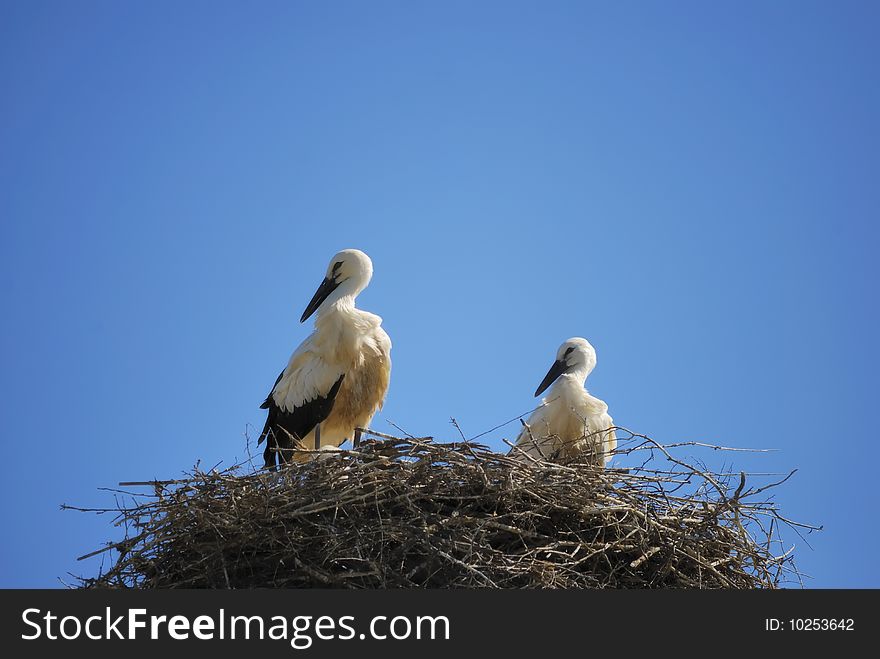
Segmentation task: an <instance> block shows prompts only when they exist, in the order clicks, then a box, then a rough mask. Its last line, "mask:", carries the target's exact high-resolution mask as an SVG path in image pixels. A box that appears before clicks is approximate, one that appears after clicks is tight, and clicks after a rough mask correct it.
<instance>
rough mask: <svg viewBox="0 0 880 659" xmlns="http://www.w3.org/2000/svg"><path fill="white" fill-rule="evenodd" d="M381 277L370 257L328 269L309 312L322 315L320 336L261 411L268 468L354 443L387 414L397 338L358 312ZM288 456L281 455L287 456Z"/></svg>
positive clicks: (307, 344)
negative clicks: (359, 301)
mask: <svg viewBox="0 0 880 659" xmlns="http://www.w3.org/2000/svg"><path fill="white" fill-rule="evenodd" d="M372 276H373V263H372V261H370V258H369V257H368V256H367V255H366V254H364V253H363V252H361V251H360V250H356V249H344V250H342V251H341V252H339V253H338V254H336V255H335V256H334V257H333V258H332V259H331V260H330V265H329V266H328V267H327V274H326V276H325V277H324V281H323V282H321V285H320V286H319V287H318V290H317V292H316V293H315V295H314V297H312V300H311V302H309V304H308V306H307V307H306V310H305V311H304V312H303V315H302V318H301V319H300V322H305V321H306V320H307V319H308V318H309V317H310V316H311V315H312V314H313V313H315V312H316V311H317V315H316V317H315V331H314V332H312V334H311V335H310V336H309V337H308V338H307V339H306V340H305V341H303V342H302V343H301V344H300V346H299V347H298V348H297V349H296V350H295V351H294V353H293V354H292V355H291V356H290V360H289V361H288V363H287V366H286V367H285V369H284V370H283V371H282V372H281V375H279V376H278V379H277V380H276V381H275V386H274V387H273V388H272V391H271V392H270V393H269V396H268V397H267V398H266V400H265V402H264V403H263V405H262V406H261V407H263V408H266V409H268V410H269V416H268V418H267V419H266V425H265V426H264V427H263V432H262V433H260V438H259V440H258V442H257V443H258V444H259V443H260V442H262V441H263V440H264V439H265V440H267V442H266V450H265V452H264V453H263V457H264V458H265V461H266V466H267V467H271V466H274V465H275V464H276V461H277V462H283V461H287V460H288V459H290V458H292V459H293V460H295V461H297V462H302V461H304V460H306V459H308V454H303V453H299V452H296V451H294V450H293V449H297V448H300V449H302V448H305V449H314V448H315V445H316V441H315V435H316V433H317V435H318V437H319V442H317V443H318V444H319V446H320V448H322V449H323V448H324V447H336V446H339V445H340V444H342V443H343V442H344V441H345V440H347V439H352V440H353V439H354V436H355V429H356V428H363V427H366V426H367V425H368V424H369V423H370V420H371V419H372V418H373V415H374V414H375V413H376V412H377V411H378V410H379V409H381V407H382V403H383V402H384V400H385V393H386V392H387V391H388V382H389V380H390V377H391V339H390V338H389V337H388V334H386V333H385V330H383V329H382V326H381V325H382V319H381V318H380V317H379V316H377V315H375V314H372V313H369V312H367V311H361V310H360V309H357V308H355V304H354V301H355V298H356V297H357V295H358V293H360V292H361V291H362V290H364V289H365V288H366V287H367V284H369V283H370V279H371V278H372ZM279 449H280V450H279Z"/></svg>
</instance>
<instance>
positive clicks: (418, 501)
mask: <svg viewBox="0 0 880 659" xmlns="http://www.w3.org/2000/svg"><path fill="white" fill-rule="evenodd" d="M383 437H385V439H384V441H377V440H375V439H372V440H365V441H363V442H362V443H361V444H360V446H359V447H358V449H357V450H354V451H340V452H333V453H330V454H327V453H324V454H323V455H321V459H318V460H314V461H312V462H309V463H306V464H301V465H293V466H291V467H289V468H286V469H284V470H282V471H281V472H264V471H253V470H248V469H247V468H246V467H245V466H238V467H235V468H233V469H230V470H226V471H223V472H216V471H212V472H209V473H203V472H200V471H194V472H193V473H192V474H190V475H189V476H188V477H187V478H181V479H174V480H167V481H147V482H141V483H136V482H128V483H125V485H127V486H131V485H144V486H148V488H149V493H145V494H143V495H134V496H133V497H132V503H131V505H128V506H121V505H120V506H117V508H116V509H115V512H116V513H117V516H118V517H117V520H116V524H117V526H123V527H124V528H125V529H126V530H127V537H126V538H125V539H124V540H123V541H121V542H116V543H110V544H108V546H107V547H106V548H105V549H104V550H103V551H110V552H111V553H112V555H113V559H114V560H113V561H112V566H111V567H110V569H109V570H107V571H106V572H104V573H103V574H100V575H99V576H97V577H95V578H90V579H83V580H82V585H83V586H86V587H122V588H131V587H136V588H177V587H187V588H190V587H197V588H252V587H340V588H397V587H406V588H413V587H443V588H449V587H453V588H461V587H464V588H470V587H481V588H532V587H539V588H775V587H778V586H779V585H782V584H784V583H786V582H788V581H789V580H791V579H792V577H793V576H794V577H796V574H797V573H796V571H795V570H794V566H793V563H792V557H791V552H790V551H788V552H786V551H784V548H782V549H780V550H779V551H778V552H775V553H774V551H775V550H776V549H777V548H778V547H779V541H778V527H779V526H780V523H781V522H783V521H785V520H784V518H782V517H781V516H780V515H779V514H778V513H777V511H776V509H775V507H774V505H773V504H772V502H769V501H767V500H766V499H765V498H762V499H761V500H760V501H755V499H754V495H756V494H758V493H761V492H764V491H765V489H766V488H758V489H747V488H746V480H745V475H742V476H740V475H739V474H736V475H735V476H733V477H731V475H730V474H711V473H708V472H706V471H704V470H701V469H697V468H695V467H692V466H690V465H688V464H686V463H685V462H684V461H683V460H680V459H678V458H674V457H673V456H672V455H671V454H670V452H669V450H668V448H667V447H663V446H661V445H659V444H657V443H656V442H653V440H649V439H647V438H643V436H635V437H636V438H637V441H639V442H641V443H640V444H639V445H638V447H640V449H641V450H649V451H650V453H651V455H653V456H654V457H653V458H652V459H649V460H647V461H646V463H645V464H643V465H642V466H641V467H637V468H635V469H629V470H620V469H608V470H603V469H597V468H595V467H592V466H590V465H589V464H582V463H567V464H556V463H550V462H545V461H540V460H523V459H516V458H514V457H510V456H505V455H501V454H498V453H494V452H492V451H490V450H488V449H487V448H486V447H484V446H481V445H479V444H474V443H472V442H459V443H453V444H440V443H434V442H432V441H431V440H430V439H417V438H407V439H403V438H396V437H390V436H387V435H386V436H383ZM632 450H633V449H627V450H622V451H621V452H626V451H632ZM660 461H662V462H663V464H662V465H660V466H657V465H656V464H654V463H656V462H660ZM661 467H662V468H661ZM731 481H732V482H731ZM765 517H769V518H770V522H769V523H765V521H766V520H762V519H761V518H765ZM765 528H769V529H770V530H771V532H770V534H768V533H765V532H764V529H765ZM774 530H775V531H776V534H777V535H776V537H773V536H772V535H771V534H772V533H773V531H774ZM100 551H102V550H98V551H96V552H92V553H90V554H88V556H91V555H94V554H96V553H99V552H100Z"/></svg>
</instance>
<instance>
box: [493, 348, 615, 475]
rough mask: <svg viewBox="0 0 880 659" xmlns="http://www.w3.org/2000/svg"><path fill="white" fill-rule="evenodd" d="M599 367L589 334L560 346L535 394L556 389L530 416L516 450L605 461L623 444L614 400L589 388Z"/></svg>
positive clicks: (549, 456) (536, 455)
mask: <svg viewBox="0 0 880 659" xmlns="http://www.w3.org/2000/svg"><path fill="white" fill-rule="evenodd" d="M595 367H596V351H595V350H594V349H593V346H591V345H590V342H589V341H587V340H586V339H582V338H580V337H575V338H572V339H569V340H568V341H566V342H565V343H563V344H562V345H561V346H560V347H559V350H558V351H557V353H556V361H555V362H553V365H552V366H551V367H550V370H549V371H548V372H547V375H546V376H545V377H544V379H543V381H542V382H541V384H540V385H539V386H538V389H537V391H535V396H540V395H541V394H542V393H543V392H544V391H545V390H547V388H548V387H549V388H550V391H549V393H548V395H547V397H546V398H544V400H543V405H541V407H539V408H538V409H537V410H535V411H534V412H533V413H532V415H531V416H530V417H529V420H528V421H527V422H526V424H525V426H524V427H523V429H522V432H521V433H520V435H519V437H518V438H517V440H516V447H515V448H513V449H511V451H510V453H511V454H513V455H517V454H518V455H522V454H523V453H525V454H526V455H529V456H531V457H533V458H539V459H556V458H563V459H571V458H574V457H578V456H580V457H583V456H587V457H589V458H590V461H591V462H592V463H593V464H595V465H597V466H600V467H604V466H605V463H606V462H608V460H609V459H610V458H611V453H612V452H613V451H614V449H615V448H616V447H617V436H616V435H615V434H614V422H613V421H612V419H611V417H610V416H609V415H608V405H606V404H605V402H604V401H602V400H599V399H598V398H596V397H595V396H591V395H590V394H589V392H587V390H586V389H585V388H584V382H585V381H586V379H587V376H588V375H589V374H590V372H591V371H592V370H593V369H594V368H595ZM551 385H552V386H551Z"/></svg>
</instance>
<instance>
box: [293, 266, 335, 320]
mask: <svg viewBox="0 0 880 659" xmlns="http://www.w3.org/2000/svg"><path fill="white" fill-rule="evenodd" d="M337 286H339V282H338V281H336V280H335V279H330V278H328V277H325V278H324V281H322V282H321V285H320V286H318V290H317V291H315V294H314V296H312V301H311V302H309V305H308V306H307V307H306V310H305V311H303V315H302V318H300V319H299V322H301V323H304V322H306V320H308V318H309V316H311V315H312V314H313V313H315V312H316V311H317V310H318V307H320V306H321V303H322V302H323V301H324V300H326V299H327V296H328V295H330V293H332V292H333V291H335V290H336V287H337Z"/></svg>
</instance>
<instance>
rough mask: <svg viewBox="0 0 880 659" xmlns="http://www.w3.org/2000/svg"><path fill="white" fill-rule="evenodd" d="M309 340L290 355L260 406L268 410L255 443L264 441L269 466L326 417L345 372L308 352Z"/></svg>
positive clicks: (310, 347) (309, 350) (265, 455)
mask: <svg viewBox="0 0 880 659" xmlns="http://www.w3.org/2000/svg"><path fill="white" fill-rule="evenodd" d="M310 339H311V337H309V339H306V340H305V341H304V342H303V343H302V345H300V347H299V348H297V350H296V351H295V352H294V353H293V355H291V357H290V361H289V362H288V364H287V367H286V368H285V369H284V370H283V371H282V372H281V375H279V376H278V379H277V380H275V385H274V386H273V387H272V391H271V392H270V393H269V395H268V396H267V397H266V400H265V401H264V402H263V404H262V405H261V406H260V407H261V408H263V409H268V410H269V415H268V417H267V418H266V425H265V426H263V431H262V432H261V433H260V438H259V439H258V440H257V444H260V443H261V442H262V441H263V440H264V439H268V440H269V441H267V444H266V451H265V453H264V454H263V455H264V458H265V459H266V466H267V467H268V466H272V465H274V464H275V462H276V458H278V457H280V456H278V451H277V450H276V449H278V448H294V446H293V443H292V440H293V441H296V440H300V439H302V438H304V437H305V436H306V435H308V434H309V433H310V432H311V431H312V430H313V429H314V427H315V426H316V425H318V424H319V423H321V422H322V421H323V420H324V419H326V418H327V417H328V416H329V415H330V411H331V410H332V409H333V403H334V402H335V401H336V395H337V394H338V393H339V387H340V386H342V381H343V379H344V378H345V373H344V372H343V371H342V370H341V369H340V368H339V367H338V366H333V365H330V364H328V363H327V362H326V361H324V360H323V359H322V358H321V357H320V356H319V355H318V354H316V353H315V352H314V351H313V350H312V344H311V340H310Z"/></svg>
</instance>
